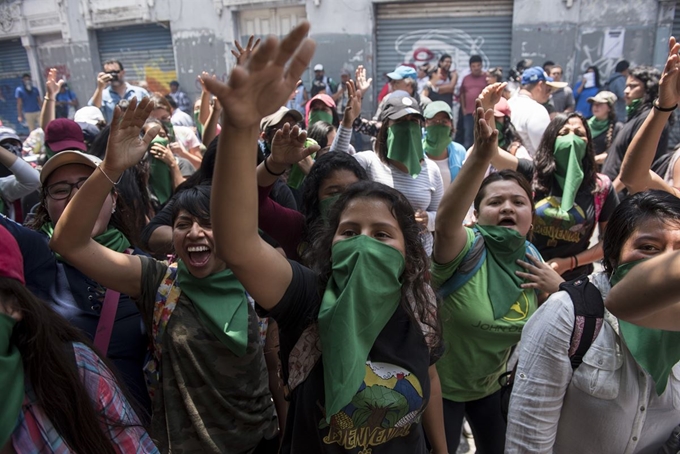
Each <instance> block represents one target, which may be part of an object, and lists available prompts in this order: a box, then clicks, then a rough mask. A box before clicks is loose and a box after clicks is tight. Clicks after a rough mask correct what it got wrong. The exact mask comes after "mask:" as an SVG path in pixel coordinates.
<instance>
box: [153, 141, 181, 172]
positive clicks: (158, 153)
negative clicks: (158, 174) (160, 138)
mask: <svg viewBox="0 0 680 454" xmlns="http://www.w3.org/2000/svg"><path fill="white" fill-rule="evenodd" d="M149 152H150V153H151V156H153V157H154V158H156V159H160V160H161V161H163V162H164V163H165V164H166V165H167V166H168V167H172V166H173V165H175V156H174V155H173V153H172V151H170V148H168V147H166V146H163V145H161V144H160V143H155V144H153V145H151V150H149Z"/></svg>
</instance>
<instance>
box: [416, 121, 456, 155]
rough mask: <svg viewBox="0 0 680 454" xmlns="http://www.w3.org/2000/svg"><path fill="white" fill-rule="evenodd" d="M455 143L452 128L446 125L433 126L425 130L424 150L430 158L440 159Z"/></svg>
mask: <svg viewBox="0 0 680 454" xmlns="http://www.w3.org/2000/svg"><path fill="white" fill-rule="evenodd" d="M451 142H453V140H451V128H449V127H448V126H446V125H432V126H428V127H426V128H425V138H424V139H423V150H425V153H427V155H428V156H433V157H435V158H436V157H439V156H441V155H443V154H444V153H445V152H446V148H447V147H448V146H449V145H450V144H451Z"/></svg>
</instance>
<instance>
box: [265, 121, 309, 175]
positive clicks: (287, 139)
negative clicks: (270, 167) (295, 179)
mask: <svg viewBox="0 0 680 454" xmlns="http://www.w3.org/2000/svg"><path fill="white" fill-rule="evenodd" d="M306 141H307V131H305V130H301V129H300V127H299V126H293V128H291V127H290V125H289V124H288V123H286V124H285V125H283V128H281V129H279V130H278V131H276V134H274V140H272V154H271V160H272V161H273V162H274V163H275V164H277V165H279V166H282V167H285V166H290V165H293V164H296V163H298V162H300V161H302V160H303V159H305V158H306V157H307V156H309V155H311V154H312V153H315V152H317V151H319V145H311V146H309V147H305V142H306Z"/></svg>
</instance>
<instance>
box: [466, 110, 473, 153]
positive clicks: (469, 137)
mask: <svg viewBox="0 0 680 454" xmlns="http://www.w3.org/2000/svg"><path fill="white" fill-rule="evenodd" d="M463 134H464V135H463V137H464V139H463V146H464V147H465V149H466V150H467V149H468V148H470V147H471V146H472V145H473V144H474V143H475V117H474V116H473V115H472V114H466V115H465V116H464V117H463Z"/></svg>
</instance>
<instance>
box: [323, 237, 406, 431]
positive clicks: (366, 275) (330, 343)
mask: <svg viewBox="0 0 680 454" xmlns="http://www.w3.org/2000/svg"><path fill="white" fill-rule="evenodd" d="M331 260H332V262H333V271H332V274H331V277H330V279H329V281H328V284H327V286H326V291H325V293H324V295H323V299H322V301H321V308H320V309H319V319H318V320H319V337H320V340H321V351H322V356H321V358H322V360H323V376H324V390H325V396H326V421H327V422H330V419H331V417H332V416H333V415H335V414H336V413H337V412H339V411H340V410H342V409H343V408H344V407H345V406H346V405H348V404H349V403H350V402H351V400H352V398H353V397H354V395H355V394H356V393H357V391H358V390H359V387H360V386H361V383H362V382H363V380H364V377H365V374H366V360H367V359H368V353H369V351H370V350H371V348H372V347H373V344H374V342H375V340H376V339H377V338H378V335H379V334H380V332H381V331H382V330H383V328H385V325H387V322H388V321H389V320H390V318H391V317H392V315H394V312H395V311H396V310H397V307H398V306H399V301H400V300H401V281H400V278H401V275H402V273H403V272H404V269H405V267H406V264H405V261H404V256H403V255H402V254H401V252H399V251H398V250H396V249H395V248H393V247H391V246H388V245H386V244H384V243H382V242H380V241H378V240H375V239H373V238H370V237H368V236H366V235H357V236H355V237H352V238H350V239H347V240H342V241H338V242H337V243H335V244H334V245H333V249H332V257H331Z"/></svg>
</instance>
